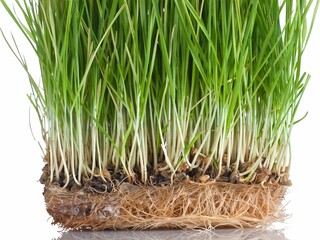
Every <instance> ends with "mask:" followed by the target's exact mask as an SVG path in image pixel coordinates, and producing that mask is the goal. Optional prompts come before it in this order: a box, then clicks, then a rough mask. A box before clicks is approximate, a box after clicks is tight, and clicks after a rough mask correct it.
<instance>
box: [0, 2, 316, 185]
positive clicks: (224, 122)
mask: <svg viewBox="0 0 320 240" xmlns="http://www.w3.org/2000/svg"><path fill="white" fill-rule="evenodd" d="M1 3H2V5H3V6H4V7H5V8H6V10H7V11H8V13H9V14H10V15H11V17H12V18H13V20H14V21H15V23H16V24H17V25H18V27H19V28H20V29H21V31H22V32H23V33H24V35H25V37H26V38H27V39H28V40H29V42H30V44H31V46H32V47H33V49H34V51H35V53H36V54H37V56H38V59H39V66H40V70H41V80H42V82H41V84H37V83H36V81H35V80H34V79H33V78H32V76H31V75H29V79H30V83H31V87H32V90H33V92H32V94H30V96H29V98H30V100H31V103H32V105H33V106H34V108H35V110H36V112H37V113H38V116H39V121H40V124H41V127H42V132H43V137H44V141H45V143H46V149H47V156H46V160H47V163H48V172H49V175H48V181H49V182H56V181H59V182H61V184H62V185H63V186H67V185H68V184H69V183H70V182H74V183H77V184H81V183H82V181H83V179H84V178H86V179H92V178H93V177H100V178H102V179H104V180H107V179H110V178H112V176H114V174H116V173H119V172H123V173H124V175H125V178H126V179H128V180H129V181H130V182H140V183H145V184H148V183H150V182H152V177H153V175H157V174H159V175H161V176H162V177H164V178H166V179H167V180H171V181H173V180H175V179H177V178H178V176H179V175H181V173H186V175H184V177H188V176H189V177H192V176H193V175H198V176H202V175H208V176H209V178H210V179H215V180H219V181H230V182H233V183H237V182H243V183H250V182H266V181H271V180H272V181H273V182H276V181H279V180H280V181H281V179H282V177H283V176H285V175H286V174H287V173H288V168H289V166H290V135H291V130H292V127H293V125H294V124H295V114H296V111H297V107H298V105H299V102H300V100H301V97H302V95H303V92H304V90H305V87H306V84H307V82H308V80H309V78H310V76H309V75H308V74H306V73H301V57H302V54H303V51H304V49H305V47H306V43H307V40H308V38H309V35H310V29H311V27H312V23H313V20H312V21H311V24H310V25H309V24H307V14H308V11H309V10H310V9H311V7H313V1H312V0H309V1H294V0H286V1H280V3H279V1H276V0H273V1H258V0H257V1H251V0H243V1H235V0H234V1H205V0H186V1H185V0H174V1H169V0H139V1H137V0H136V1H135V0H132V1H129V0H118V1H96V0H93V1H65V0H60V1H55V0H39V1H34V0H28V1H27V0H23V1H18V0H17V1H16V4H17V6H18V9H19V10H20V11H21V12H22V13H23V17H22V18H21V19H20V18H18V17H17V16H16V14H15V12H14V11H13V10H11V8H10V6H8V4H7V3H6V1H5V0H1ZM318 4H319V1H316V7H315V9H316V8H317V7H318ZM281 16H283V23H282V21H281ZM12 50H13V52H14V53H15V54H16V56H17V58H18V59H19V61H20V62H21V64H22V65H23V67H24V68H25V70H26V71H27V72H28V64H27V63H26V62H25V61H24V58H23V57H22V55H21V54H20V52H19V50H18V49H16V48H12ZM262 173H264V174H267V175H268V177H267V178H265V175H263V174H262ZM261 174H262V175H261ZM270 176H273V177H272V178H271V177H270ZM283 182H284V183H285V181H283Z"/></svg>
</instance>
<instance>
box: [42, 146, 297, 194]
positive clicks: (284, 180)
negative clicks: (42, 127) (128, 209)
mask: <svg viewBox="0 0 320 240" xmlns="http://www.w3.org/2000/svg"><path fill="white" fill-rule="evenodd" d="M195 152H196V151H195V150H194V149H192V150H191V153H190V158H191V160H192V158H193V156H194V155H195ZM198 158H199V161H202V163H204V162H205V160H206V159H204V158H202V157H198ZM164 166H165V163H164V162H160V163H159V164H158V166H156V167H155V169H152V168H150V167H149V168H148V176H149V181H148V183H147V184H143V183H142V181H141V179H139V176H140V174H139V169H138V168H137V169H134V171H135V173H136V179H135V181H132V180H131V181H130V179H129V178H128V176H127V175H126V174H125V172H123V171H121V170H120V171H116V172H114V171H113V170H112V169H107V170H104V171H105V172H104V174H103V175H104V176H105V178H104V179H103V178H102V177H100V176H99V174H97V175H96V176H93V177H91V178H86V177H82V181H81V185H78V184H76V182H75V181H74V180H73V177H72V176H69V179H70V181H69V183H68V184H67V186H66V189H67V190H71V191H73V190H79V189H82V188H83V189H89V190H90V191H92V192H97V193H105V192H112V190H113V189H114V187H116V188H118V187H119V186H120V185H121V183H124V182H130V183H131V184H133V185H137V186H139V185H151V186H167V185H170V184H171V183H172V180H173V181H174V182H180V181H183V180H186V179H187V180H191V181H193V182H198V183H206V182H212V181H215V182H222V183H223V182H225V183H233V184H262V185H264V184H275V183H279V184H280V185H283V186H291V181H290V180H289V178H288V174H287V173H284V174H283V175H282V176H278V174H277V172H276V171H270V170H269V169H267V168H258V169H257V170H256V172H255V177H254V179H253V180H252V181H250V182H249V183H244V178H246V177H247V176H240V174H239V171H240V172H244V171H246V170H247V169H248V168H250V167H251V166H252V165H251V164H250V163H245V164H240V165H239V168H238V169H239V171H238V170H237V169H236V167H235V164H230V166H229V167H227V164H226V161H222V170H221V173H220V175H219V176H218V174H219V172H218V169H217V168H216V167H215V166H214V164H211V165H210V166H209V168H208V169H207V170H206V171H204V170H203V168H204V167H203V164H200V165H199V167H197V168H194V169H189V168H188V165H187V164H186V163H182V164H181V165H180V167H179V169H178V171H177V172H176V173H175V175H174V176H173V177H172V176H171V173H170V171H169V170H164V171H161V170H160V169H162V168H163V167H164ZM42 172H43V173H42V175H41V178H40V182H41V183H42V184H44V185H48V184H49V183H50V181H49V167H48V164H46V165H45V166H44V168H43V169H42ZM52 182H53V183H58V184H59V185H60V187H63V186H65V184H66V178H65V176H64V175H63V174H61V175H60V177H59V179H58V180H57V179H54V180H53V181H52Z"/></svg>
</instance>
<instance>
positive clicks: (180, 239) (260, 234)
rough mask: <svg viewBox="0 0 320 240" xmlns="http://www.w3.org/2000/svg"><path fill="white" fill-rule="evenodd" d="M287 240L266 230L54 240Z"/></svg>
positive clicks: (109, 234) (115, 233)
mask: <svg viewBox="0 0 320 240" xmlns="http://www.w3.org/2000/svg"><path fill="white" fill-rule="evenodd" d="M85 239H92V240H105V239H108V240H120V239H121V240H147V239H148V240H149V239H150V240H194V239H201V240H211V239H215V240H226V239H234V240H240V239H241V240H244V239H248V240H258V239H259V240H262V239H263V240H269V239H270V240H275V239H277V240H285V239H287V238H286V237H285V235H284V233H283V231H280V230H266V229H218V230H212V231H209V230H202V231H200V230H199V231H192V230H188V231H183V230H179V231H177V230H175V231H170V230H156V231H105V232H74V231H70V232H65V233H63V234H62V236H61V237H60V238H57V239H54V240H85Z"/></svg>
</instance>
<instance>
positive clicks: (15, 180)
mask: <svg viewBox="0 0 320 240" xmlns="http://www.w3.org/2000/svg"><path fill="white" fill-rule="evenodd" d="M7 2H9V3H10V2H12V1H7ZM318 15H320V12H319V14H318ZM0 28H1V29H2V30H3V31H4V33H5V34H6V36H7V37H9V38H10V34H11V32H12V33H13V35H14V36H15V38H16V41H17V42H18V44H19V47H20V50H21V52H22V53H23V55H24V56H25V57H26V59H27V61H28V63H29V67H30V70H31V72H32V73H33V74H34V76H35V77H36V79H37V80H40V74H39V71H38V65H37V59H36V57H35V54H34V53H33V52H32V49H31V47H30V46H29V45H28V43H27V42H26V41H25V39H24V38H23V37H22V35H21V34H20V33H19V31H18V30H17V28H16V27H15V25H14V23H13V21H12V20H11V19H10V18H9V17H8V16H7V14H6V13H5V11H4V9H3V8H2V6H1V5H0ZM319 59H320V16H318V18H317V19H316V22H315V25H314V30H313V33H312V35H311V38H310V41H309V44H308V47H307V49H306V52H305V54H304V56H303V71H306V72H308V73H310V74H311V75H312V78H311V81H310V83H309V85H308V87H307V90H306V92H305V95H304V97H303V100H302V102H301V105H300V108H299V111H298V114H297V118H300V117H302V116H303V115H304V114H305V112H308V113H309V114H308V116H307V118H306V119H305V120H304V121H302V122H300V123H299V124H297V125H296V126H295V127H294V130H293V135H292V152H293V162H292V169H291V180H292V182H293V186H292V187H291V188H290V190H289V193H288V194H287V196H286V201H287V202H289V203H288V205H287V206H286V209H287V210H286V212H287V213H288V214H289V215H291V217H290V218H289V219H288V220H287V221H286V222H285V224H275V225H274V228H275V229H280V235H277V234H278V232H276V231H273V230H270V231H268V232H267V233H266V232H263V231H260V232H255V233H254V234H258V235H259V234H261V239H277V238H278V239H320V237H319V236H320V234H319V232H318V229H319V223H320V220H319V217H320V197H319V192H320V191H319V183H320V181H319V178H320V173H319V171H320V158H319V153H320V144H319V142H320V141H319V138H320V107H319V106H320V60H319ZM30 92H31V90H30V87H29V82H28V78H27V75H26V74H25V72H24V70H23V69H22V67H21V66H20V65H19V63H18V61H17V60H16V59H15V57H14V56H13V54H12V53H11V52H10V50H9V48H8V46H7V45H6V44H5V42H4V40H3V38H2V37H0V161H1V166H0V167H1V175H0V219H1V222H2V223H1V224H0V230H1V233H2V234H3V236H4V237H5V236H8V235H7V233H8V234H9V235H10V237H9V238H10V239H20V238H24V239H57V238H59V237H60V236H61V235H62V233H61V232H60V231H61V229H60V228H58V227H57V226H52V225H51V224H50V222H51V219H50V217H49V215H48V214H47V212H46V209H45V205H44V199H43V196H42V191H43V186H42V185H41V184H40V183H39V182H38V179H39V177H40V174H41V169H42V167H43V162H42V152H41V150H40V148H39V146H38V143H37V141H36V140H34V138H33V137H32V133H31V130H30V126H29V125H30V124H31V128H32V129H33V131H34V134H35V135H36V136H37V138H38V140H41V139H40V138H39V126H38V124H37V119H36V118H35V117H34V113H33V111H32V108H31V106H30V103H29V101H28V99H27V94H29V93H30ZM30 112H31V114H29V113H30ZM29 116H31V122H30V117H29ZM180 233H181V232H177V231H171V232H170V231H166V232H152V233H150V232H145V233H132V232H125V233H110V232H109V233H99V234H97V235H96V236H95V239H107V238H108V239H110V238H112V239H123V238H124V237H125V236H128V235H132V238H131V239H139V238H145V239H148V238H149V237H151V236H152V237H153V239H169V238H170V239H173V238H177V236H178V235H177V234H180ZM215 233H217V234H222V233H223V232H221V231H218V232H215ZM120 234H121V236H120ZM139 234H142V235H139ZM210 234H211V235H212V233H210ZM224 234H226V235H228V236H229V237H230V239H239V238H238V237H239V231H236V232H232V231H231V232H230V231H225V232H224ZM211 235H206V237H205V238H206V239H209V238H211V237H210V236H211ZM208 236H209V237H208ZM237 236H238V237H237ZM281 236H282V238H281ZM76 237H81V239H86V238H88V239H90V238H93V236H88V235H86V236H85V235H82V236H78V235H77V233H73V235H72V234H71V235H70V233H69V234H64V235H62V237H61V239H76ZM184 237H185V236H184ZM284 237H285V238H284ZM0 238H3V237H0ZM195 238H199V239H200V238H204V237H203V236H198V235H197V236H193V237H190V239H195ZM212 239H213V238H212ZM223 239H227V238H223ZM246 239H251V238H249V237H248V238H246Z"/></svg>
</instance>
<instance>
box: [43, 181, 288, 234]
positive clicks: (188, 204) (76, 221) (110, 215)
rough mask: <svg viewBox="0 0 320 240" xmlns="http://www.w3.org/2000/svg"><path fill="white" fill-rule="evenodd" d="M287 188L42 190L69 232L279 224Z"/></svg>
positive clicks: (185, 185) (192, 185)
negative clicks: (276, 221) (100, 191)
mask: <svg viewBox="0 0 320 240" xmlns="http://www.w3.org/2000/svg"><path fill="white" fill-rule="evenodd" d="M286 189H287V187H285V186H282V185H279V184H273V185H264V186H263V185H261V184H259V185H258V184H252V185H249V184H232V183H220V182H207V183H196V182H192V181H182V182H179V183H174V184H173V185H171V186H136V185H132V184H129V183H122V184H121V185H120V186H119V187H117V188H114V189H113V191H112V192H111V193H108V192H106V193H96V192H93V191H90V189H85V188H83V189H81V190H77V191H68V190H66V189H64V188H61V187H59V186H57V185H55V184H51V185H48V186H46V187H45V192H44V196H45V201H46V205H47V210H48V213H49V214H50V215H51V216H52V217H53V223H54V224H60V225H61V226H62V227H63V228H66V229H74V230H105V229H159V228H182V229H194V228H216V227H240V228H241V227H256V226H265V225H267V224H270V223H271V222H273V221H275V220H282V218H283V217H284V216H283V214H282V213H281V209H280V206H281V200H282V199H283V197H284V194H285V192H286Z"/></svg>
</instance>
